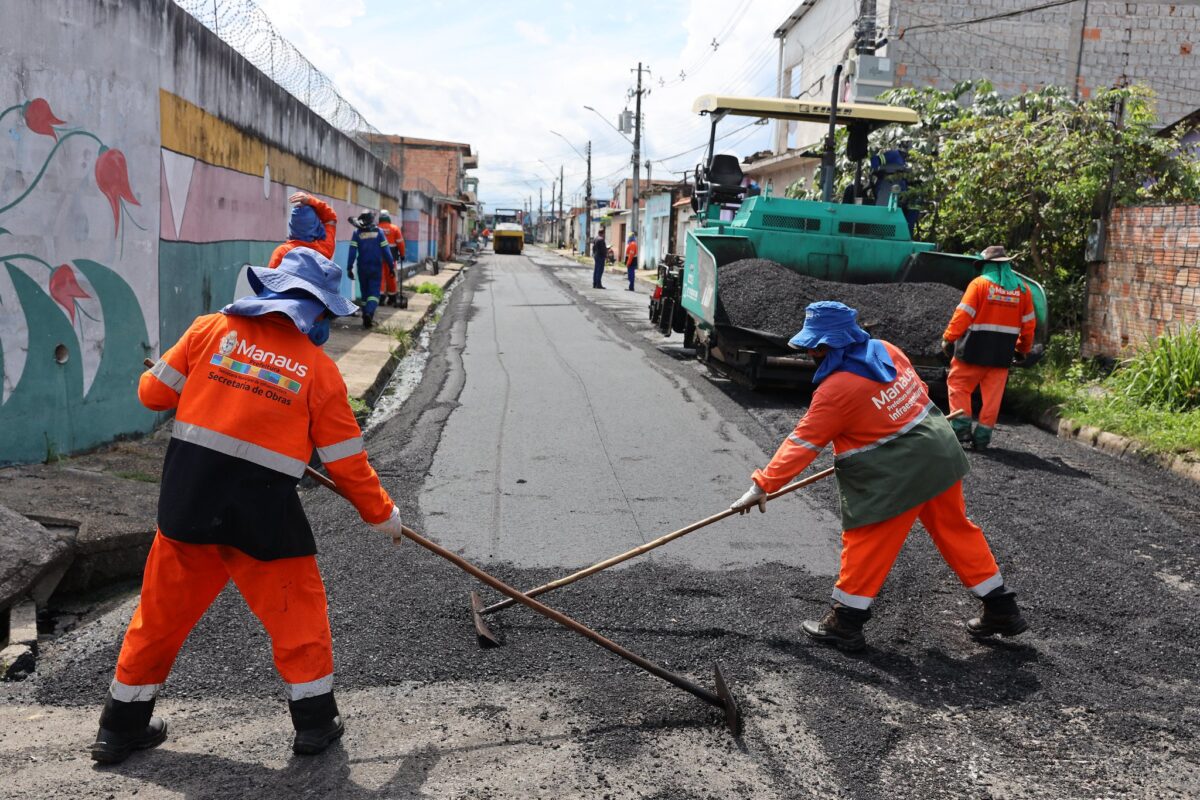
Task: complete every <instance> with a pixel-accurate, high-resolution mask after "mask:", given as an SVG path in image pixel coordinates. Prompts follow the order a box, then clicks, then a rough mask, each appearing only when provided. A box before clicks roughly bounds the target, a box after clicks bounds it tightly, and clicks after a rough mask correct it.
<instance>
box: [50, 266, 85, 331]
mask: <svg viewBox="0 0 1200 800" xmlns="http://www.w3.org/2000/svg"><path fill="white" fill-rule="evenodd" d="M50 296H51V297H53V298H54V302H56V303H58V304H59V305H60V306H62V307H63V308H64V309H65V310H66V312H67V314H68V315H69V316H70V317H71V323H72V324H74V322H75V301H76V300H84V299H87V298H89V297H91V295H90V294H88V293H87V292H85V291H84V290H83V287H82V286H80V285H79V281H78V280H76V278H75V273H74V272H73V271H72V270H71V268H70V267H68V266H67V265H66V264H60V265H58V266H57V267H55V269H54V271H53V272H51V273H50Z"/></svg>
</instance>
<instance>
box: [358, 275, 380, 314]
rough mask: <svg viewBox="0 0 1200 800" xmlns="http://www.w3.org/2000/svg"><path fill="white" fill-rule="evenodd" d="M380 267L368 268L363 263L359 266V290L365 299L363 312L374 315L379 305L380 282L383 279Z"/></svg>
mask: <svg viewBox="0 0 1200 800" xmlns="http://www.w3.org/2000/svg"><path fill="white" fill-rule="evenodd" d="M382 277H383V276H382V275H381V274H380V268H379V267H376V268H374V269H366V268H364V267H363V266H362V265H361V264H360V265H359V267H358V292H359V294H361V295H362V299H363V304H364V305H363V313H364V314H368V315H373V314H374V313H375V309H376V308H378V307H379V282H380V280H381V279H382Z"/></svg>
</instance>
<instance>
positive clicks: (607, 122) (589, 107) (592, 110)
mask: <svg viewBox="0 0 1200 800" xmlns="http://www.w3.org/2000/svg"><path fill="white" fill-rule="evenodd" d="M584 108H586V109H587V110H588V111H590V112H592V113H593V114H595V115H596V116H597V117H599V118H600V119H602V120H604V124H605V125H607V126H608V127H610V128H612V129H613V130H614V131H616V132H617V133H618V134H619V135H620V137H621V138H622V139H624V140H625V141H627V142H629V143H630V144H633V139H630V138H629V137H628V136H626V135H625V134H623V133H621V129H620V128H618V127H617V126H616V125H613V124H612V123H611V122H609V121H608V119H607V118H606V117H605V116H604V115H603V114H601V113H600V112H599V111H597V110H596V109H594V108H592V107H591V106H584Z"/></svg>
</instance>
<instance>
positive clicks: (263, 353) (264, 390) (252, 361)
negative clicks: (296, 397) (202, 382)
mask: <svg viewBox="0 0 1200 800" xmlns="http://www.w3.org/2000/svg"><path fill="white" fill-rule="evenodd" d="M218 351H219V352H216V353H213V355H212V358H211V359H210V361H209V363H210V364H212V365H213V366H214V367H217V368H219V369H220V370H221V372H210V373H209V375H208V377H209V379H210V380H215V381H217V382H218V383H221V384H224V385H225V386H227V387H229V388H231V389H241V390H243V391H248V392H250V393H251V394H257V395H263V396H265V397H267V399H269V400H275V401H278V402H281V403H283V404H284V405H291V401H290V400H288V399H287V397H286V396H285V395H282V394H280V393H279V392H277V391H276V388H278V389H281V390H284V391H287V392H290V393H292V394H299V393H300V390H301V389H302V388H303V386H304V385H303V384H302V383H300V381H298V380H296V379H295V378H293V377H291V376H289V375H286V374H284V372H290V373H292V375H295V376H296V378H303V377H304V376H306V375H307V374H308V365H307V364H301V363H300V362H298V361H296V360H295V359H292V358H289V357H288V356H286V355H284V354H282V353H274V352H272V351H270V350H263V349H262V348H261V347H259V346H258V345H256V344H254V343H253V342H247V341H245V340H239V339H238V334H237V331H236V330H230V331H229V332H228V333H226V334H225V336H224V337H222V339H221V343H220V345H218ZM222 373H232V375H234V376H238V377H242V376H244V377H247V378H253V379H255V380H256V381H259V382H261V383H264V384H268V386H267V387H264V386H261V385H257V384H251V383H246V382H243V381H240V380H237V379H236V378H234V377H231V376H227V375H225V374H222Z"/></svg>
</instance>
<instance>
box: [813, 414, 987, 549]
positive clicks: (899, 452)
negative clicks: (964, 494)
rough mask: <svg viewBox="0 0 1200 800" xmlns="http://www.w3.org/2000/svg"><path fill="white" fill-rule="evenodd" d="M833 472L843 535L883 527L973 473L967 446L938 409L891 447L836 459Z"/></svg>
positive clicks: (892, 441) (887, 445)
mask: <svg viewBox="0 0 1200 800" xmlns="http://www.w3.org/2000/svg"><path fill="white" fill-rule="evenodd" d="M833 467H834V474H835V475H837V482H838V494H839V496H840V498H841V504H842V529H843V530H850V529H851V528H861V527H862V526H864V525H873V524H875V523H876V522H883V521H884V520H885V519H891V518H892V517H894V516H896V515H897V514H901V513H903V512H905V511H907V510H908V509H910V508H913V507H915V506H919V505H921V504H922V503H924V502H925V501H926V500H932V499H933V498H935V497H937V496H938V495H939V494H941V493H942V492H944V491H946V490H947V489H949V488H950V487H951V486H953V485H954V484H955V483H957V482H958V481H960V480H962V479H963V477H965V476H966V474H967V473H968V472H969V471H970V465H969V464H968V463H967V457H966V456H965V455H964V454H963V449H962V445H961V444H959V442H958V439H957V438H955V436H954V431H953V430H952V429H951V428H950V424H949V423H948V422H947V421H946V418H945V417H944V416H942V412H941V411H939V410H938V409H936V408H933V409H930V411H929V413H928V414H927V415H926V416H925V418H924V419H923V420H921V421H920V422H919V423H917V424H916V425H915V426H913V428H912V429H911V430H909V431H907V432H905V433H904V434H902V435H900V436H897V437H896V438H895V439H892V440H891V441H889V442H885V443H884V444H881V445H880V446H878V447H874V448H872V449H870V450H864V451H863V452H861V453H855V454H854V455H851V456H847V457H845V458H838V457H835V460H834V464H833Z"/></svg>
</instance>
